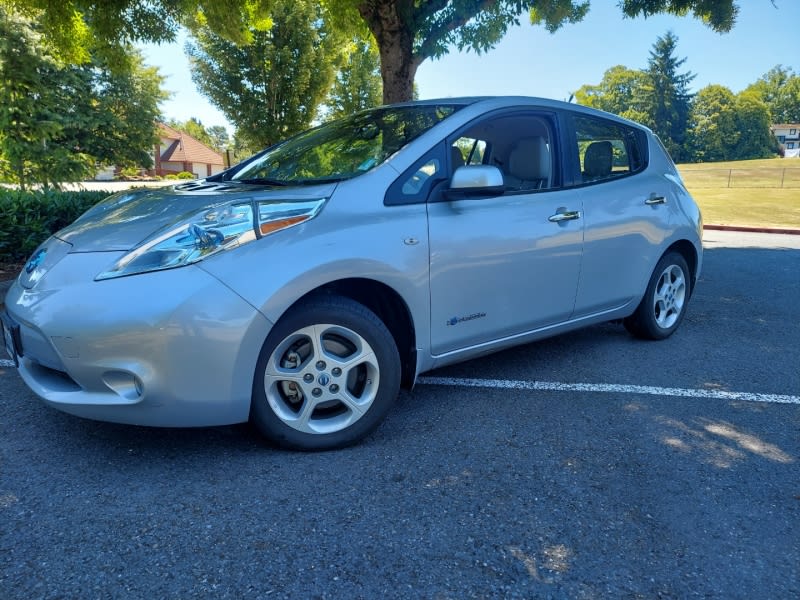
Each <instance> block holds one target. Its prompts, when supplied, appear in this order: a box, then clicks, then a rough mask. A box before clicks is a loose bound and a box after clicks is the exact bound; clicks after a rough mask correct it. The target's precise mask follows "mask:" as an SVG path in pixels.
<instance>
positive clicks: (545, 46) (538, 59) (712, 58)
mask: <svg viewBox="0 0 800 600" xmlns="http://www.w3.org/2000/svg"><path fill="white" fill-rule="evenodd" d="M738 3H739V5H740V12H739V18H738V20H737V23H736V26H735V27H734V29H733V30H732V31H731V32H730V33H726V34H718V33H715V32H713V31H712V30H711V29H709V28H708V27H706V26H705V25H703V24H702V22H700V21H699V20H697V19H694V18H692V17H691V16H687V17H673V16H656V17H651V18H649V19H642V18H638V19H623V17H622V12H621V11H620V9H619V8H618V7H617V2H616V1H613V0H593V2H592V4H591V10H590V12H589V14H588V15H587V16H586V18H585V19H584V20H583V21H582V22H580V23H577V24H575V25H565V26H564V27H562V29H560V30H559V31H557V32H556V33H554V34H550V33H548V32H547V31H546V30H545V29H543V28H541V27H534V26H532V25H529V24H528V22H527V17H525V16H523V19H522V21H523V23H522V24H521V25H520V26H518V27H514V28H513V29H511V30H510V31H509V32H508V34H507V35H506V36H505V38H503V40H502V41H501V42H500V43H499V44H498V45H497V47H496V48H495V49H494V50H491V51H489V52H488V53H485V54H482V55H477V54H475V53H474V52H464V53H460V52H458V51H457V50H455V49H453V50H452V51H451V52H450V54H448V55H446V56H445V57H443V58H441V59H439V60H435V61H434V60H426V61H425V62H424V63H423V64H422V65H421V66H420V67H419V70H418V71H417V78H416V83H417V88H418V90H419V96H420V98H421V99H426V98H446V97H452V96H474V95H480V96H483V95H524V96H541V97H545V98H555V99H557V100H567V99H568V98H569V97H570V95H571V94H572V93H573V92H574V91H575V90H577V89H578V88H580V87H581V86H582V85H584V84H597V83H599V82H600V80H601V79H602V77H603V73H604V72H605V71H606V70H607V69H608V68H610V67H613V66H615V65H624V66H626V67H628V68H631V69H644V68H646V66H647V59H648V57H649V53H650V50H651V49H652V46H653V44H654V43H655V41H656V38H657V37H658V36H662V35H664V34H665V33H666V32H667V31H672V32H673V33H674V34H675V35H676V36H677V38H678V45H677V50H676V54H677V56H678V57H680V58H686V62H685V63H684V64H683V66H682V72H685V71H690V72H692V73H694V74H695V75H696V78H695V79H694V81H693V82H692V84H691V88H692V91H697V90H699V89H701V88H703V87H705V86H707V85H709V84H712V83H714V84H720V85H724V86H726V87H728V88H730V89H731V90H732V91H733V92H734V93H736V92H740V91H741V90H743V89H744V88H746V87H747V86H748V85H749V84H751V83H753V82H754V81H755V80H756V79H758V78H759V77H761V76H762V75H763V74H764V73H766V72H767V71H768V70H769V69H771V68H772V67H774V66H775V65H778V64H782V65H784V66H786V67H790V68H792V69H793V70H794V71H795V72H798V71H800V37H799V36H798V32H800V29H799V27H800V0H739V2H738ZM773 4H774V5H773ZM185 42H186V38H185V36H181V37H180V38H179V40H178V41H176V42H175V43H172V44H162V45H153V44H149V45H145V46H142V49H143V51H144V54H145V59H146V61H147V63H148V64H150V65H153V66H157V67H159V70H160V72H161V74H162V75H164V76H165V77H166V82H165V88H166V89H167V90H168V91H170V92H171V93H172V94H173V95H172V98H171V99H170V100H168V101H167V102H165V103H164V104H162V111H163V113H164V116H165V117H166V118H168V119H177V120H179V121H185V120H188V119H189V118H191V117H195V118H197V119H199V120H200V122H202V123H203V125H205V126H206V127H210V126H213V125H223V126H225V127H227V128H228V129H229V131H230V132H231V133H233V129H234V128H233V127H232V126H231V125H230V123H229V122H228V121H227V119H226V118H225V116H224V115H223V114H222V113H221V112H220V111H219V110H218V109H216V108H215V107H214V106H213V105H212V104H211V103H209V102H208V100H206V99H205V98H204V97H203V96H202V95H200V94H199V93H198V92H197V89H196V88H195V85H194V83H193V82H192V79H191V75H190V71H189V63H188V60H187V59H186V55H185V52H184V49H183V46H184V44H185Z"/></svg>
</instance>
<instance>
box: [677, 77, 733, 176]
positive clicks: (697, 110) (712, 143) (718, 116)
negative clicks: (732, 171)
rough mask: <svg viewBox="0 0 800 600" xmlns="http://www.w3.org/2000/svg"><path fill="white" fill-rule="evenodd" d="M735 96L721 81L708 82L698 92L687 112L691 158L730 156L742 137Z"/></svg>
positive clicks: (727, 158) (705, 158) (714, 159)
mask: <svg viewBox="0 0 800 600" xmlns="http://www.w3.org/2000/svg"><path fill="white" fill-rule="evenodd" d="M736 117H737V116H736V96H734V94H733V92H731V91H730V90H729V89H728V88H726V87H724V86H722V85H709V86H706V87H704V88H703V89H702V90H700V91H699V92H698V93H697V96H695V98H694V102H693V103H692V110H691V114H690V119H689V120H690V122H691V127H690V129H689V134H688V145H689V151H690V153H691V158H692V160H695V161H699V162H715V161H722V160H733V159H732V155H733V153H734V151H735V149H736V147H737V145H738V144H739V140H740V139H741V132H740V131H739V129H738V123H737V118H736Z"/></svg>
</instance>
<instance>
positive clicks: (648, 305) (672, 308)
mask: <svg viewBox="0 0 800 600" xmlns="http://www.w3.org/2000/svg"><path fill="white" fill-rule="evenodd" d="M691 285H692V282H691V276H690V275H689V267H688V265H687V264H686V260H685V259H684V258H683V256H682V255H681V254H679V253H677V252H670V253H668V254H665V255H664V256H662V257H661V260H659V261H658V264H657V265H656V268H655V269H654V270H653V274H652V275H651V276H650V281H649V283H648V284H647V290H646V291H645V293H644V297H643V298H642V301H641V302H640V303H639V306H638V307H637V308H636V312H634V313H633V314H632V315H631V316H630V317H627V318H626V319H624V320H623V323H624V325H625V329H627V330H628V331H629V332H630V333H631V334H633V335H634V336H636V337H639V338H642V339H647V340H663V339H665V338H668V337H669V336H671V335H672V334H673V333H674V332H675V330H676V329H678V326H679V325H680V324H681V321H683V317H684V315H685V314H686V305H687V304H688V303H689V296H690V295H691Z"/></svg>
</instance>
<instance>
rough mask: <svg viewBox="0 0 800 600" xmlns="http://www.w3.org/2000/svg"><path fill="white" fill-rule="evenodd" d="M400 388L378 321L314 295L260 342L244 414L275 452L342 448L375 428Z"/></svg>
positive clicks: (346, 302) (396, 360)
mask: <svg viewBox="0 0 800 600" xmlns="http://www.w3.org/2000/svg"><path fill="white" fill-rule="evenodd" d="M399 388H400V356H399V353H398V351H397V346H396V344H395V342H394V338H393V337H392V335H391V333H389V331H388V329H387V328H386V326H385V325H384V324H383V322H382V321H381V320H380V319H379V318H378V317H377V316H376V315H375V314H374V313H373V312H372V311H370V310H369V309H368V308H366V307H365V306H363V305H362V304H359V303H358V302H355V301H353V300H350V299H349V298H343V297H338V296H333V297H322V296H320V297H316V298H313V299H310V300H306V301H303V302H302V303H300V304H298V305H297V306H296V307H294V308H292V309H291V310H290V311H289V312H288V313H287V314H286V315H285V316H284V317H282V318H281V319H280V321H278V323H277V324H276V325H275V327H274V328H273V330H272V331H271V332H270V334H269V336H267V339H266V341H265V342H264V346H263V348H262V350H261V354H260V356H259V359H258V365H257V367H256V376H255V380H254V384H253V400H252V407H251V411H250V414H251V419H252V421H253V422H254V424H255V425H256V427H257V428H258V429H259V430H260V431H261V433H263V434H264V435H265V436H266V437H267V438H269V439H270V440H271V441H273V442H274V443H276V444H278V445H280V446H283V447H286V448H292V449H298V450H325V449H331V448H341V447H343V446H348V445H350V444H353V443H355V442H357V441H359V440H360V439H361V438H363V437H364V436H366V435H367V434H368V433H370V432H371V431H372V430H373V429H375V428H376V427H377V426H378V424H379V423H380V422H381V421H382V420H383V418H384V417H385V415H386V413H387V412H388V410H389V408H390V407H391V405H392V403H393V402H394V400H395V398H396V397H397V393H398V391H399Z"/></svg>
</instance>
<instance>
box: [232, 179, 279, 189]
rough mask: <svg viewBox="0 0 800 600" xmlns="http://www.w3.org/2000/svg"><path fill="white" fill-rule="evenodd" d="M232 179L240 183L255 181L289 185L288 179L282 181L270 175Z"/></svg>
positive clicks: (262, 183) (256, 182) (257, 182)
mask: <svg viewBox="0 0 800 600" xmlns="http://www.w3.org/2000/svg"><path fill="white" fill-rule="evenodd" d="M232 181H235V182H239V183H255V184H261V185H275V186H280V187H286V186H287V185H289V182H287V181H281V180H280V179H270V178H269V177H253V178H252V179H233V180H232Z"/></svg>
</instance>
